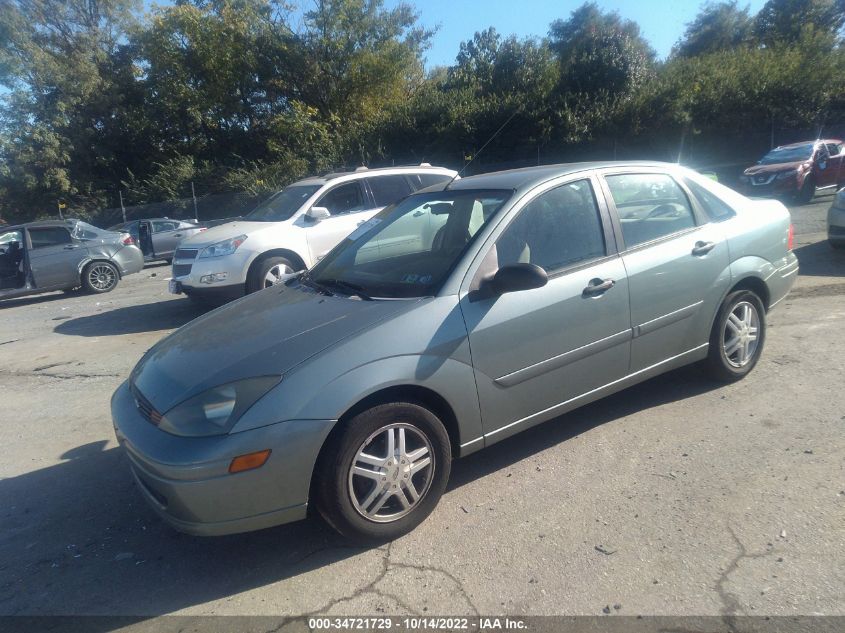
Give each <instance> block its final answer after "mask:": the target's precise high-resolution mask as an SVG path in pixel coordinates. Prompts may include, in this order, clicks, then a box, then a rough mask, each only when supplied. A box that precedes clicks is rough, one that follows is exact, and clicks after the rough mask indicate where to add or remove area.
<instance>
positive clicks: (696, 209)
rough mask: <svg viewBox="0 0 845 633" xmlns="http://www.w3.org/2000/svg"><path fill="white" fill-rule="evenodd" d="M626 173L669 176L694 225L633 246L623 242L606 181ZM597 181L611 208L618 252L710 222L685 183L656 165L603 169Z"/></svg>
mask: <svg viewBox="0 0 845 633" xmlns="http://www.w3.org/2000/svg"><path fill="white" fill-rule="evenodd" d="M626 174H631V175H645V174H653V175H659V176H666V177H667V178H670V179H671V180H672V182H674V183H675V184H676V185H677V186H678V188H679V189H680V190H681V191H682V192H683V194H684V196H686V200H687V203H688V204H689V207H690V209H691V210H692V216H693V221H694V222H695V226H692V227H688V228H686V229H681V230H679V231H675V232H674V233H669V234H668V235H661V236H660V237H658V238H655V239H653V240H649V241H647V242H642V243H640V244H635V245H633V246H628V245H627V244H626V243H625V237H624V235H623V234H622V222H621V220H620V219H619V209H617V208H616V202H615V201H614V199H613V194H612V193H611V191H610V185H608V183H607V178H606V177H607V176H624V175H626ZM599 181H600V183H601V190H602V193H603V194H604V197H605V198H606V200H607V205H608V207H609V208H610V209H611V221H612V223H613V232H614V235H615V237H616V244H617V247H618V249H617V250H618V252H619V253H620V254H623V253H627V252H633V251H635V250H640V249H641V248H646V247H650V246H655V245H656V244H660V243H661V242H665V241H668V240H672V239H675V238H677V237H680V236H682V235H684V234H686V233H692V232H693V231H697V230H698V229H700V228H701V227H703V226H705V225H707V224H710V222H711V220H710V218H709V217H708V216H707V214H706V213H705V212H704V210H703V209H702V208H701V206H700V205H699V203H698V200H696V199H695V196H693V195H692V193H691V192H690V190H689V189H688V188H687V186H686V184H685V183H682V182H679V181H678V179H677V178H676V177H675V176H674V175H672V174H671V173H669V172H667V171H666V170H664V169H660V168H657V167H653V168H648V167H643V168H641V169H631V168H625V169H613V168H609V169H603V170H601V171H600V172H599Z"/></svg>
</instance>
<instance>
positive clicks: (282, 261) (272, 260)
mask: <svg viewBox="0 0 845 633" xmlns="http://www.w3.org/2000/svg"><path fill="white" fill-rule="evenodd" d="M297 270H298V267H297V266H295V265H294V264H293V262H291V261H290V260H289V259H287V258H286V257H265V258H264V259H262V260H261V261H259V262H258V263H257V264H256V265H255V266H254V267H253V269H252V271H251V272H250V275H249V278H248V279H247V280H246V291H247V293H251V292H258V291H259V290H263V289H264V288H269V287H270V286H272V285H273V284H274V283H275V282H277V281H278V279H279V277H280V276H281V275H289V274H291V273H294V272H296V271H297Z"/></svg>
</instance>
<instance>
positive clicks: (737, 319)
mask: <svg viewBox="0 0 845 633" xmlns="http://www.w3.org/2000/svg"><path fill="white" fill-rule="evenodd" d="M765 341H766V312H765V309H764V307H763V302H762V301H760V298H759V297H758V296H757V295H756V294H754V293H753V292H751V291H748V290H740V291H738V292H733V293H731V294H730V295H728V296H727V298H726V299H725V301H724V303H722V307H721V308H720V309H719V314H718V315H717V316H716V321H715V322H714V323H713V329H712V331H711V333H710V349H709V350H708V355H707V360H706V369H707V372H708V374H709V375H710V376H711V377H712V378H714V379H716V380H720V381H723V382H735V381H737V380H741V379H742V378H745V376H746V375H748V373H749V372H750V371H751V370H752V369H754V366H755V365H756V364H757V361H758V360H759V359H760V354H761V353H762V352H763V344H764V343H765Z"/></svg>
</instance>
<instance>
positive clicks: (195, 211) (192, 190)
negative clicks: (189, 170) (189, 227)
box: [191, 180, 200, 224]
mask: <svg viewBox="0 0 845 633" xmlns="http://www.w3.org/2000/svg"><path fill="white" fill-rule="evenodd" d="M191 198H193V199H194V220H196V223H197V224H199V222H200V216H199V212H198V211H197V192H196V190H195V189H194V181H193V180H192V181H191Z"/></svg>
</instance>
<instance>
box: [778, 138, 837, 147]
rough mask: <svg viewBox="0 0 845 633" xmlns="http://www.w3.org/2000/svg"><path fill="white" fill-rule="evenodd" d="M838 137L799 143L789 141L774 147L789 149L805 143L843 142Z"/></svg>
mask: <svg viewBox="0 0 845 633" xmlns="http://www.w3.org/2000/svg"><path fill="white" fill-rule="evenodd" d="M841 142H842V141H841V140H840V139H838V138H817V139H814V140H812V141H798V142H797V143H788V144H786V145H778V146H777V147H775V148H774V149H789V148H790V147H803V146H804V145H818V144H819V143H841Z"/></svg>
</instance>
